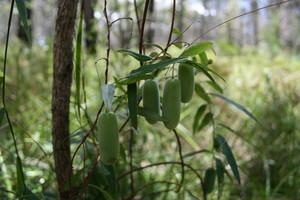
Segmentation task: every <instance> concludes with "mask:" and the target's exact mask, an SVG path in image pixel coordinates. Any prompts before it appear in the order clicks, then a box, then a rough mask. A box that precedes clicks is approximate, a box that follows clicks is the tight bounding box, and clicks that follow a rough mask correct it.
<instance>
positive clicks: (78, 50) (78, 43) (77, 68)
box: [75, 10, 83, 113]
mask: <svg viewBox="0 0 300 200" xmlns="http://www.w3.org/2000/svg"><path fill="white" fill-rule="evenodd" d="M82 21H83V10H81V11H80V19H79V25H78V30H77V37H76V48H75V82H76V95H75V96H76V105H77V109H78V113H80V80H81V76H80V73H81V50H82Z"/></svg>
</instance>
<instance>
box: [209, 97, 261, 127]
mask: <svg viewBox="0 0 300 200" xmlns="http://www.w3.org/2000/svg"><path fill="white" fill-rule="evenodd" d="M210 94H211V95H213V96H216V97H219V98H221V99H223V100H225V101H226V102H227V103H230V104H232V105H234V106H235V107H237V108H238V109H239V110H241V111H243V112H244V113H245V114H246V115H248V116H249V117H250V118H251V119H253V120H254V121H256V122H257V123H258V124H259V125H261V123H260V122H259V121H258V120H257V119H256V118H255V117H254V115H253V114H252V113H251V112H249V111H248V110H247V109H246V108H245V107H244V106H242V105H240V104H238V103H236V102H234V101H232V100H230V99H228V98H226V97H224V96H222V95H220V94H216V93H210Z"/></svg>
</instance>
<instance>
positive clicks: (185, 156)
mask: <svg viewBox="0 0 300 200" xmlns="http://www.w3.org/2000/svg"><path fill="white" fill-rule="evenodd" d="M200 153H211V152H210V151H208V150H207V149H203V150H200V151H194V152H191V153H188V154H185V155H184V156H183V158H188V157H191V156H194V155H197V154H200Z"/></svg>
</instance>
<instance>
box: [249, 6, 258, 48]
mask: <svg viewBox="0 0 300 200" xmlns="http://www.w3.org/2000/svg"><path fill="white" fill-rule="evenodd" d="M257 8H258V4H257V0H251V10H256V9H257ZM251 21H252V24H253V44H254V46H257V45H258V12H254V13H252V15H251Z"/></svg>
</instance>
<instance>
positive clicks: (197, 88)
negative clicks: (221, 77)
mask: <svg viewBox="0 0 300 200" xmlns="http://www.w3.org/2000/svg"><path fill="white" fill-rule="evenodd" d="M195 92H196V94H197V95H198V96H199V97H200V98H202V99H203V100H205V101H206V102H207V103H212V101H211V99H210V97H209V96H208V95H207V93H206V92H205V90H204V89H203V88H202V87H201V86H200V85H199V84H197V83H196V84H195Z"/></svg>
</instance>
